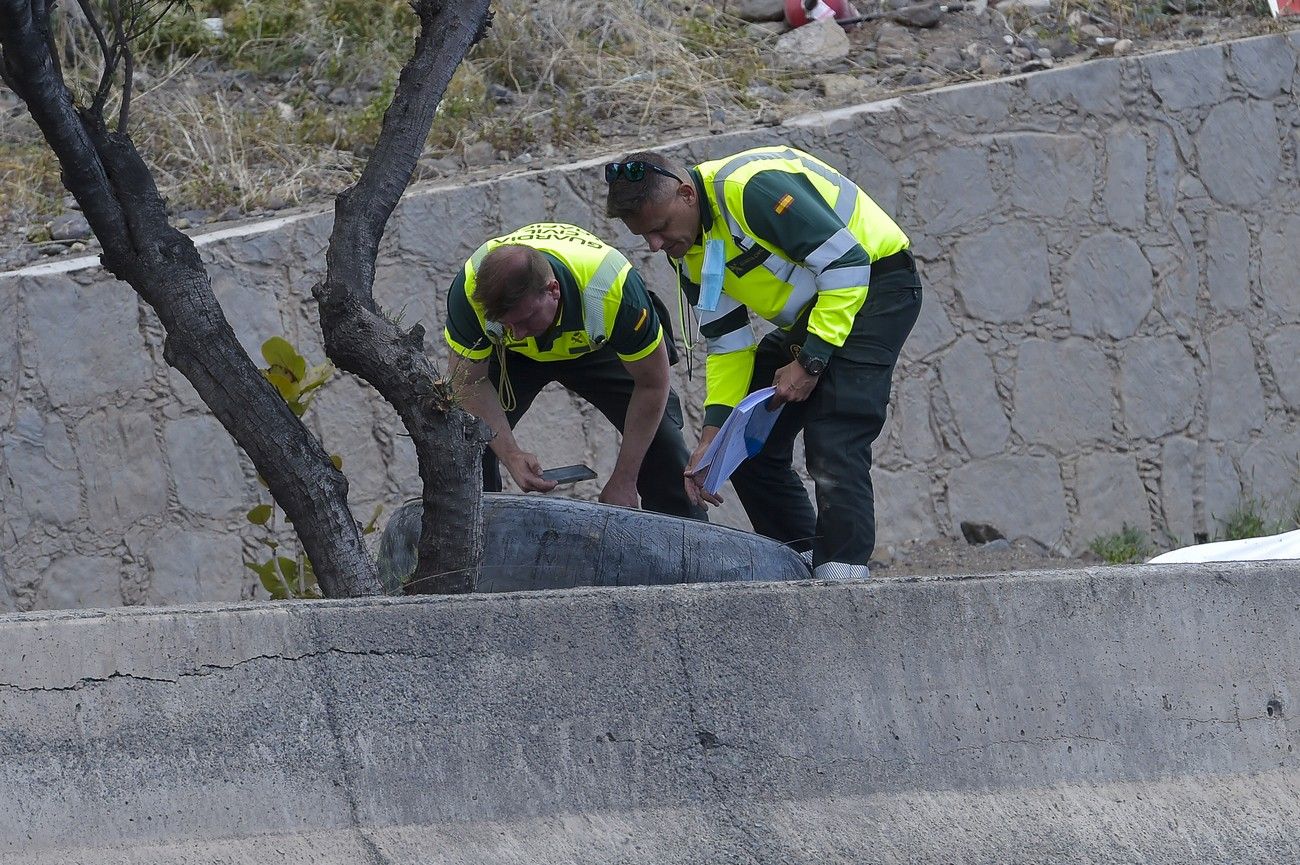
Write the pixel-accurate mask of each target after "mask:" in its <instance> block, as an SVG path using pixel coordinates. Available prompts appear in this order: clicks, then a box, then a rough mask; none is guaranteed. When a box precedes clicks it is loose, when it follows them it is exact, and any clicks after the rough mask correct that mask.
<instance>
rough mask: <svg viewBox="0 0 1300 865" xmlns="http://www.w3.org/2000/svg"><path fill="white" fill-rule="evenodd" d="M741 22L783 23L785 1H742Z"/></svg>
mask: <svg viewBox="0 0 1300 865" xmlns="http://www.w3.org/2000/svg"><path fill="white" fill-rule="evenodd" d="M739 16H740V20H741V21H783V20H785V0H741V2H740V12H739Z"/></svg>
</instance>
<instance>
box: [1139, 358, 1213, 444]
mask: <svg viewBox="0 0 1300 865" xmlns="http://www.w3.org/2000/svg"><path fill="white" fill-rule="evenodd" d="M1200 379H1201V369H1200V367H1199V365H1198V363H1197V361H1196V358H1194V357H1193V356H1192V353H1191V352H1189V351H1188V350H1187V349H1186V348H1185V347H1184V346H1183V344H1182V343H1181V342H1180V341H1179V340H1178V338H1177V337H1174V336H1158V337H1151V338H1142V339H1134V340H1130V341H1129V342H1127V343H1126V344H1125V345H1124V348H1123V351H1122V354H1121V356H1120V370H1119V389H1120V405H1121V408H1122V410H1123V414H1124V428H1125V430H1126V431H1127V432H1128V433H1129V435H1130V436H1134V437H1137V438H1144V439H1159V438H1162V437H1164V436H1166V435H1169V434H1171V433H1176V432H1181V431H1183V430H1185V429H1187V425H1188V424H1190V423H1191V422H1192V419H1193V418H1194V417H1195V415H1196V404H1197V401H1198V396H1199V391H1200V385H1199V382H1200Z"/></svg>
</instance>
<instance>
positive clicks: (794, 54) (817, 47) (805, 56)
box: [776, 18, 850, 69]
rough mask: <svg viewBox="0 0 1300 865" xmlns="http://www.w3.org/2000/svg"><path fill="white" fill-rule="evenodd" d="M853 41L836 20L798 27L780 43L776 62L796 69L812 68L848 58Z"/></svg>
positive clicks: (783, 37)
mask: <svg viewBox="0 0 1300 865" xmlns="http://www.w3.org/2000/svg"><path fill="white" fill-rule="evenodd" d="M849 48H850V45H849V37H848V36H847V35H845V33H844V28H843V27H841V26H840V25H839V24H836V23H835V21H834V20H833V19H830V18H824V19H822V20H821V21H814V22H813V23H811V24H805V25H804V26H802V27H796V28H795V29H794V30H791V31H790V32H789V33H786V34H785V35H784V36H782V37H781V38H780V39H778V40H776V59H777V62H779V63H781V64H782V65H784V66H788V67H792V68H804V69H808V68H812V67H816V66H819V65H822V64H824V63H830V62H833V61H835V60H839V59H840V58H842V57H846V56H848V53H849Z"/></svg>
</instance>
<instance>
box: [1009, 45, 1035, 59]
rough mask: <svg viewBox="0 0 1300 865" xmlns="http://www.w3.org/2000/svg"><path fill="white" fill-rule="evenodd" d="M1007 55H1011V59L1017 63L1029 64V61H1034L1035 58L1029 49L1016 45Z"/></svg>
mask: <svg viewBox="0 0 1300 865" xmlns="http://www.w3.org/2000/svg"><path fill="white" fill-rule="evenodd" d="M1007 53H1008V54H1009V55H1011V59H1012V60H1014V61H1016V62H1017V63H1025V62H1028V61H1029V60H1031V59H1033V56H1034V54H1033V52H1032V51H1030V50H1029V49H1028V48H1025V47H1023V46H1021V45H1016V46H1015V47H1013V48H1012V49H1011V50H1010V51H1008V52H1007Z"/></svg>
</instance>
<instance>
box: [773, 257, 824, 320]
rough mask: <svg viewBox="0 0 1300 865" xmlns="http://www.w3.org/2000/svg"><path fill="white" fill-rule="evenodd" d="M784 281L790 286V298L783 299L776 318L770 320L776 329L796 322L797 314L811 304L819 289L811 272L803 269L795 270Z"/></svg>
mask: <svg viewBox="0 0 1300 865" xmlns="http://www.w3.org/2000/svg"><path fill="white" fill-rule="evenodd" d="M786 281H787V282H788V283H789V284H790V296H789V297H787V298H786V299H785V306H783V307H781V311H780V312H779V313H777V316H776V318H774V319H772V323H773V324H775V325H776V326H777V327H789V326H790V325H792V324H794V323H795V322H796V321H798V320H799V313H801V312H803V310H804V307H806V306H807V305H808V304H810V303H812V301H813V298H815V297H816V296H817V291H818V289H820V288H821V286H820V285H818V283H817V278H816V277H815V276H813V272H812V271H811V270H808V269H807V268H803V267H801V268H799V269H798V270H796V271H795V272H794V274H793V275H792V276H791V277H790V279H788V280H786Z"/></svg>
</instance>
